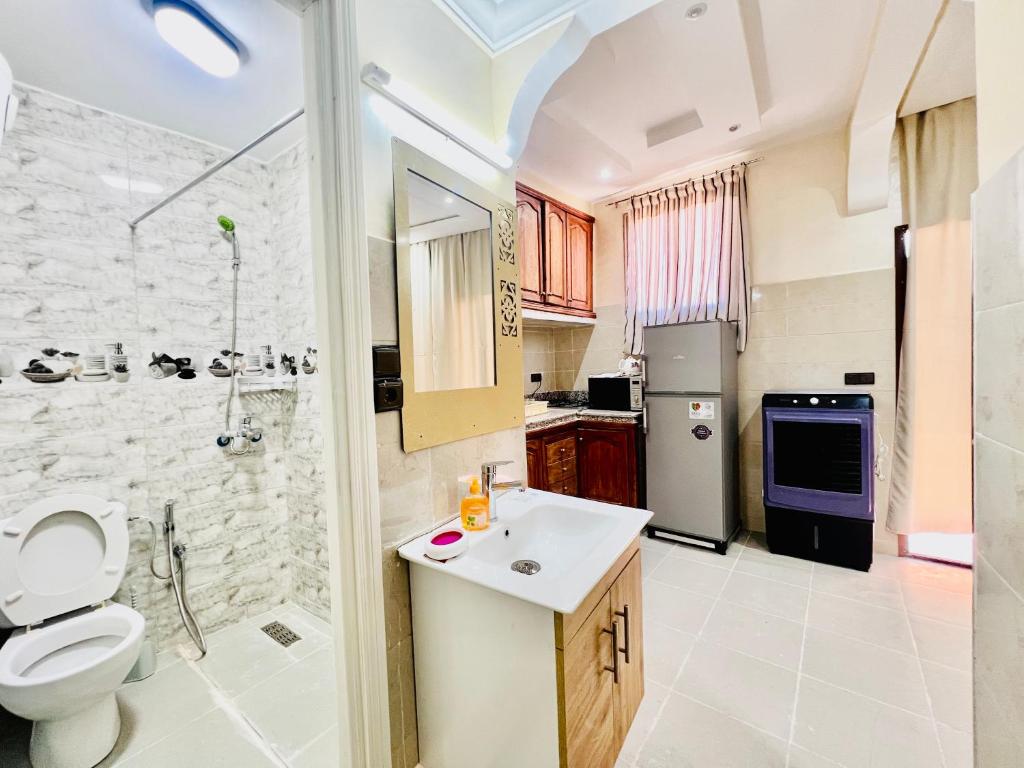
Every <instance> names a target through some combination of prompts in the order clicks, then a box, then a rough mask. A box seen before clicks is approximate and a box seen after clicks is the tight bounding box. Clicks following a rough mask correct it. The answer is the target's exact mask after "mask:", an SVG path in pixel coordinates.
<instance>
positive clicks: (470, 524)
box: [461, 477, 491, 531]
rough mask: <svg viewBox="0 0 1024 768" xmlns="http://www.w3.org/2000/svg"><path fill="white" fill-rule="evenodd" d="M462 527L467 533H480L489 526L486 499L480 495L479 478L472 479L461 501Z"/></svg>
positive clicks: (489, 518)
mask: <svg viewBox="0 0 1024 768" xmlns="http://www.w3.org/2000/svg"><path fill="white" fill-rule="evenodd" d="M461 511H462V527H463V528H465V529H466V530H467V531H482V530H484V528H486V527H487V526H488V525H490V524H491V515H490V509H489V508H488V503H487V497H486V496H484V495H483V494H482V493H480V478H478V477H474V478H473V480H472V481H471V482H470V484H469V493H468V494H467V495H466V497H465V498H464V499H463V500H462V510H461Z"/></svg>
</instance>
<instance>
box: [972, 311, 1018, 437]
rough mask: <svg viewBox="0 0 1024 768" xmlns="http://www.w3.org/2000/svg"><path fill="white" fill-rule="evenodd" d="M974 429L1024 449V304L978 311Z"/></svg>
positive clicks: (975, 321) (976, 321)
mask: <svg viewBox="0 0 1024 768" xmlns="http://www.w3.org/2000/svg"><path fill="white" fill-rule="evenodd" d="M974 328H975V339H976V341H975V354H974V393H975V394H974V399H975V414H974V419H975V428H976V429H977V431H978V432H979V433H980V434H983V435H985V436H986V437H990V438H992V439H993V440H998V441H999V442H1001V443H1004V444H1006V445H1009V446H1012V447H1014V448H1016V449H1017V450H1024V304H1020V303H1018V304H1011V305H1009V306H1006V307H1001V308H999V309H989V310H985V311H984V312H977V313H976V314H975V320H974Z"/></svg>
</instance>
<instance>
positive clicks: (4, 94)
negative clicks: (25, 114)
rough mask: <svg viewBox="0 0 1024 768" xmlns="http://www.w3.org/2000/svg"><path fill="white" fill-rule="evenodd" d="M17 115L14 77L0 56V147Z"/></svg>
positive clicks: (5, 61)
mask: <svg viewBox="0 0 1024 768" xmlns="http://www.w3.org/2000/svg"><path fill="white" fill-rule="evenodd" d="M16 114H18V97H17V96H15V95H14V76H13V75H12V74H11V68H10V66H8V64H7V59H5V58H4V57H3V55H2V54H0V146H3V143H4V134H6V133H7V132H8V131H9V130H11V126H13V125H14V116H15V115H16Z"/></svg>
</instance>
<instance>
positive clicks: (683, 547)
mask: <svg viewBox="0 0 1024 768" xmlns="http://www.w3.org/2000/svg"><path fill="white" fill-rule="evenodd" d="M745 539H746V536H745V535H743V534H741V535H740V536H738V537H737V538H736V539H733V540H732V541H731V542H729V546H728V548H727V549H726V551H725V554H724V555H720V554H718V553H717V552H716V551H715V550H714V549H712V548H710V547H702V546H700V545H697V544H676V545H674V546H673V547H672V549H670V550H669V553H668V554H669V557H679V558H682V559H684V560H695V561H697V562H699V563H706V564H707V565H713V566H715V567H716V568H731V567H732V564H733V562H734V561H735V560H736V558H738V557H739V556H740V554H741V553H742V552H743V541H744V540H745Z"/></svg>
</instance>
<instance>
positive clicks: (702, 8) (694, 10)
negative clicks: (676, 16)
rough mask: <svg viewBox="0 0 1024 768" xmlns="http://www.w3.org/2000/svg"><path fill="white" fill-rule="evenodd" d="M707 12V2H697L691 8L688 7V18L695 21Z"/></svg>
mask: <svg viewBox="0 0 1024 768" xmlns="http://www.w3.org/2000/svg"><path fill="white" fill-rule="evenodd" d="M707 12H708V4H707V3H697V4H696V5H691V6H690V7H689V8H687V9H686V18H687V19H689V20H690V21H693V20H694V19H699V18H700V17H701V16H703V15H704V14H705V13H707Z"/></svg>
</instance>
